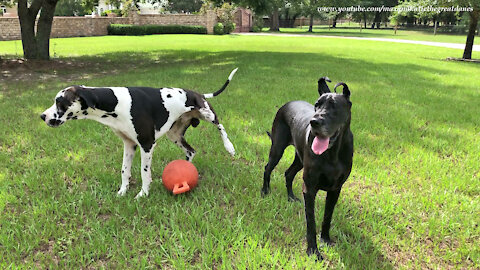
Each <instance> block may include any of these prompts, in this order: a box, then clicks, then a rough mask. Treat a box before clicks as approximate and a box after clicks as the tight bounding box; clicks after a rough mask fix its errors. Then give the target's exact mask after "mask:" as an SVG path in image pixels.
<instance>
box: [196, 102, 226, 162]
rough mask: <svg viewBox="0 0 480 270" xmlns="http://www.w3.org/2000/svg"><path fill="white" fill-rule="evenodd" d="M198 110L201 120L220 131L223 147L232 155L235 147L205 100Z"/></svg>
mask: <svg viewBox="0 0 480 270" xmlns="http://www.w3.org/2000/svg"><path fill="white" fill-rule="evenodd" d="M199 112H200V115H201V118H202V119H203V120H205V121H208V122H210V123H212V124H214V125H216V126H217V128H218V131H220V135H221V136H222V141H223V146H224V147H225V149H227V151H228V153H230V155H232V156H234V155H235V148H234V147H233V144H232V142H231V141H230V140H229V139H228V135H227V132H226V131H225V128H224V127H223V125H222V124H220V123H219V122H218V117H217V115H216V114H215V112H214V111H213V109H211V107H210V105H209V104H208V102H206V101H205V107H204V108H201V109H199Z"/></svg>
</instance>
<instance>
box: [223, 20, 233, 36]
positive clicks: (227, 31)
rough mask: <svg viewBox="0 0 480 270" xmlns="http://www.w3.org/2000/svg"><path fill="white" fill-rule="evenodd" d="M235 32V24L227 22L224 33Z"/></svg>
mask: <svg viewBox="0 0 480 270" xmlns="http://www.w3.org/2000/svg"><path fill="white" fill-rule="evenodd" d="M233 30H235V23H234V22H227V23H225V25H224V26H223V32H225V34H230V33H231V32H233Z"/></svg>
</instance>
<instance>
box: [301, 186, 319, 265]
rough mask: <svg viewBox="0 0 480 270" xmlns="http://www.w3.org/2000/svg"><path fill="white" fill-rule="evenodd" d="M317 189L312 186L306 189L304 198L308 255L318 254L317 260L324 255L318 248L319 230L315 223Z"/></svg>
mask: <svg viewBox="0 0 480 270" xmlns="http://www.w3.org/2000/svg"><path fill="white" fill-rule="evenodd" d="M316 195H317V190H316V189H315V188H310V189H307V190H304V193H303V199H304V201H305V218H306V220H307V255H309V256H310V255H316V256H317V260H322V256H321V255H320V252H319V251H318V248H317V232H316V228H315V227H316V225H315V196H316Z"/></svg>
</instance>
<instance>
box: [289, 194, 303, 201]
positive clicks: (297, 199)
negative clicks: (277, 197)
mask: <svg viewBox="0 0 480 270" xmlns="http://www.w3.org/2000/svg"><path fill="white" fill-rule="evenodd" d="M288 201H289V202H301V201H300V199H299V198H298V197H297V196H295V195H293V194H289V195H288Z"/></svg>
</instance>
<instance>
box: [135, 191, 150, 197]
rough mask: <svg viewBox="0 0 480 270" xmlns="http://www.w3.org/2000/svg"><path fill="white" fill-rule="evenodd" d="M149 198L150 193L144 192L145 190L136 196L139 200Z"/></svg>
mask: <svg viewBox="0 0 480 270" xmlns="http://www.w3.org/2000/svg"><path fill="white" fill-rule="evenodd" d="M147 196H148V193H147V192H144V191H143V189H142V190H140V192H139V193H138V194H137V196H135V199H136V200H138V199H140V198H142V197H147Z"/></svg>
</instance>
